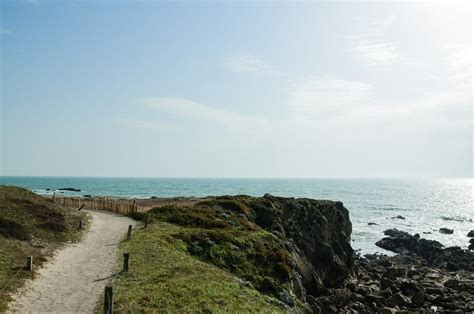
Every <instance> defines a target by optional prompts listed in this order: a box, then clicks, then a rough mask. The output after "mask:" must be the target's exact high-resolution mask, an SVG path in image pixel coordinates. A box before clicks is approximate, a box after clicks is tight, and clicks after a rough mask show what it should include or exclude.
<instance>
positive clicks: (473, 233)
mask: <svg viewBox="0 0 474 314" xmlns="http://www.w3.org/2000/svg"><path fill="white" fill-rule="evenodd" d="M467 236H468V237H469V238H474V230H471V231H469V233H468V234H467Z"/></svg>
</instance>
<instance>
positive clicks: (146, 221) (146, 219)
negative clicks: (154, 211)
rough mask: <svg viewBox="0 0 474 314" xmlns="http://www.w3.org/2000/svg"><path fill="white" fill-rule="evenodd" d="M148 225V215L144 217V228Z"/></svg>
mask: <svg viewBox="0 0 474 314" xmlns="http://www.w3.org/2000/svg"><path fill="white" fill-rule="evenodd" d="M146 227H148V216H146V217H145V228H146Z"/></svg>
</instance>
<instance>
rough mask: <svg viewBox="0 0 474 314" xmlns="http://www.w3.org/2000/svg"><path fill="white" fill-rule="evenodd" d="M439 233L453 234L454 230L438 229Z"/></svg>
mask: <svg viewBox="0 0 474 314" xmlns="http://www.w3.org/2000/svg"><path fill="white" fill-rule="evenodd" d="M439 232H440V233H442V234H453V233H454V230H453V229H448V228H440V229H439Z"/></svg>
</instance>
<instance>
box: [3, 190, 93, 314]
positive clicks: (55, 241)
mask: <svg viewBox="0 0 474 314" xmlns="http://www.w3.org/2000/svg"><path fill="white" fill-rule="evenodd" d="M81 219H82V220H85V215H84V214H83V213H78V212H77V211H72V210H67V209H64V208H62V207H60V206H58V205H55V204H52V203H51V202H50V201H48V200H46V199H45V198H43V197H41V196H38V195H35V194H33V193H32V192H29V191H27V190H25V189H21V188H17V187H11V186H4V185H0V248H2V254H0V289H2V288H3V287H5V285H6V284H7V283H8V282H9V281H10V279H11V278H13V277H14V275H15V274H16V273H17V272H18V270H19V269H20V268H21V267H22V265H24V264H25V262H26V257H27V256H33V260H34V264H35V265H38V264H41V263H42V262H44V261H46V259H47V257H48V256H49V255H50V254H51V252H52V251H53V250H54V248H56V247H58V246H59V245H60V244H61V243H64V242H66V241H74V240H77V239H78V238H79V236H80V233H79V232H78V230H77V229H78V228H77V226H78V225H79V220H81ZM33 275H34V274H32V273H31V272H19V273H18V276H17V277H15V279H14V280H13V281H12V282H11V283H10V284H9V285H8V286H7V288H6V289H5V291H0V312H4V311H5V310H6V308H7V303H8V302H9V301H10V297H9V295H10V294H11V293H12V292H13V291H15V290H16V289H17V288H19V287H20V286H21V285H22V283H23V282H24V279H26V278H30V277H31V276H33Z"/></svg>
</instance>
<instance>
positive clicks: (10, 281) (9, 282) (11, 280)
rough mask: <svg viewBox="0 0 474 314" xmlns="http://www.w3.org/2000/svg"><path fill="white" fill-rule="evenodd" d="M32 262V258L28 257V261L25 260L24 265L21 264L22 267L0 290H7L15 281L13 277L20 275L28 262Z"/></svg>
mask: <svg viewBox="0 0 474 314" xmlns="http://www.w3.org/2000/svg"><path fill="white" fill-rule="evenodd" d="M29 263H30V260H29V259H28V260H27V261H25V262H24V263H23V265H21V267H20V269H19V270H18V271H17V272H16V273H15V275H13V277H12V278H10V280H9V281H8V282H7V284H6V285H5V286H3V288H2V289H1V290H0V292H2V293H3V292H5V290H6V289H7V288H8V286H9V285H10V284H11V283H12V282H13V279H15V278H16V276H18V274H19V273H20V272H21V271H22V270H23V268H25V267H27V266H28V264H29Z"/></svg>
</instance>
